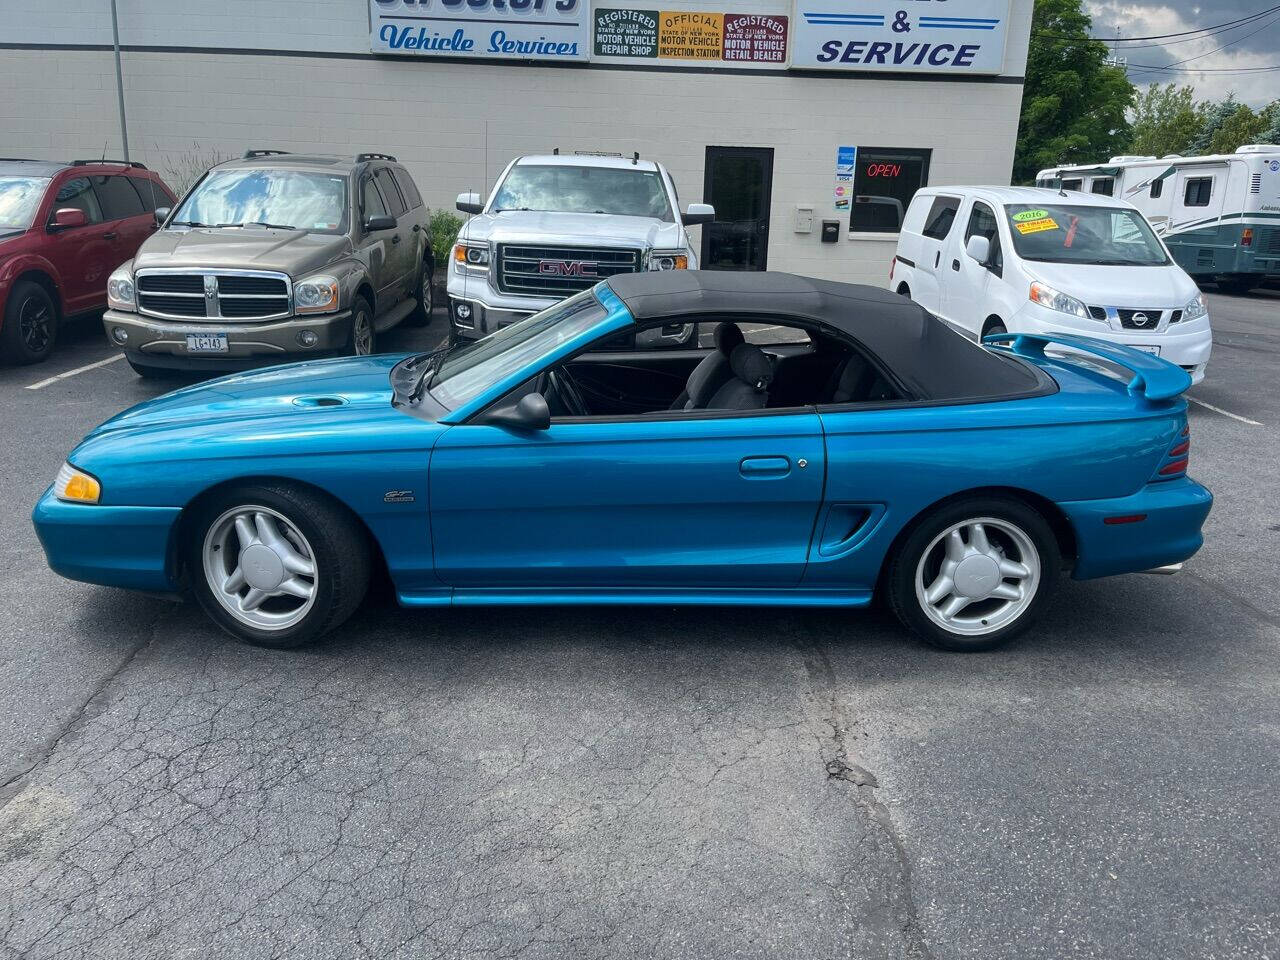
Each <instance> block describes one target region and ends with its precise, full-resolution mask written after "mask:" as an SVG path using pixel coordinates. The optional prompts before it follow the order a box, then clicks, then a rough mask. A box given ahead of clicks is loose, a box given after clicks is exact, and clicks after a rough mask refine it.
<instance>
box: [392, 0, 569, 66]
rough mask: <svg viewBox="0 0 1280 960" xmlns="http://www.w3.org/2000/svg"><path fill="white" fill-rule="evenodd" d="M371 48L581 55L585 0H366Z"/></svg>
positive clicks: (520, 56) (526, 56)
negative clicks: (367, 2) (367, 0)
mask: <svg viewBox="0 0 1280 960" xmlns="http://www.w3.org/2000/svg"><path fill="white" fill-rule="evenodd" d="M369 25H370V44H371V46H372V49H373V52H374V53H398V54H409V55H421V56H441V57H497V58H510V59H513V60H585V59H587V56H588V54H589V53H590V50H589V45H590V38H591V10H590V0H369Z"/></svg>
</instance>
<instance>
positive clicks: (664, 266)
mask: <svg viewBox="0 0 1280 960" xmlns="http://www.w3.org/2000/svg"><path fill="white" fill-rule="evenodd" d="M649 269H650V270H688V269H689V254H688V253H687V252H686V251H684V250H654V251H653V252H652V253H650V254H649Z"/></svg>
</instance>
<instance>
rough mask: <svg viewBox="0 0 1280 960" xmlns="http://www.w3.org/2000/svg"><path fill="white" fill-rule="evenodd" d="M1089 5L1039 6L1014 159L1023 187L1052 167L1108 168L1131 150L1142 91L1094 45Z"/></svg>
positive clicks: (1070, 1) (1040, 1)
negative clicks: (1132, 119) (1133, 110)
mask: <svg viewBox="0 0 1280 960" xmlns="http://www.w3.org/2000/svg"><path fill="white" fill-rule="evenodd" d="M1090 23H1091V21H1090V19H1089V16H1088V15H1087V14H1086V13H1085V12H1084V10H1083V9H1082V7H1081V0H1036V2H1035V9H1034V13H1033V14H1032V17H1031V49H1030V50H1029V51H1028V54H1027V78H1026V84H1025V86H1024V87H1023V91H1022V118H1021V123H1020V124H1019V126H1018V146H1017V150H1016V152H1015V154H1014V160H1013V180H1014V182H1015V183H1031V182H1033V181H1034V180H1035V176H1036V172H1037V171H1038V170H1041V169H1042V168H1044V167H1052V166H1056V165H1058V164H1065V163H1093V162H1105V161H1106V159H1107V158H1108V157H1110V156H1111V155H1112V154H1114V153H1119V152H1120V151H1121V150H1122V149H1124V147H1125V146H1126V145H1127V144H1128V143H1129V141H1130V139H1131V134H1130V130H1129V121H1128V120H1127V119H1126V116H1125V114H1126V112H1127V111H1128V109H1129V107H1130V105H1131V104H1132V103H1133V98H1134V89H1133V84H1132V83H1130V82H1129V78H1128V77H1126V76H1125V73H1124V71H1123V70H1121V69H1118V68H1116V67H1109V66H1107V65H1106V63H1105V62H1104V61H1105V60H1106V57H1107V47H1106V44H1104V43H1102V42H1100V41H1098V40H1090V39H1089V26H1090Z"/></svg>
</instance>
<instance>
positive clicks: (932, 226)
mask: <svg viewBox="0 0 1280 960" xmlns="http://www.w3.org/2000/svg"><path fill="white" fill-rule="evenodd" d="M959 209H960V201H959V200H958V199H957V198H955V197H938V199H936V200H934V201H933V206H932V207H930V208H929V216H928V217H926V218H925V221H924V231H923V232H924V235H925V236H926V237H929V238H930V239H932V240H945V239H946V238H947V234H948V233H950V232H951V224H953V223H955V220H956V211H957V210H959Z"/></svg>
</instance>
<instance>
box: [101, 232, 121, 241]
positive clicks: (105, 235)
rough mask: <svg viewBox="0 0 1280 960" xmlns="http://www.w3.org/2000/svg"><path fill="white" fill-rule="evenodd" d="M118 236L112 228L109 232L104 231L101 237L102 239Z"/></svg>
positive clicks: (111, 238)
mask: <svg viewBox="0 0 1280 960" xmlns="http://www.w3.org/2000/svg"><path fill="white" fill-rule="evenodd" d="M118 236H119V234H118V233H116V232H115V231H114V230H112V231H110V232H109V233H104V234H103V235H102V239H103V240H114V239H115V238H116V237H118Z"/></svg>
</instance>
